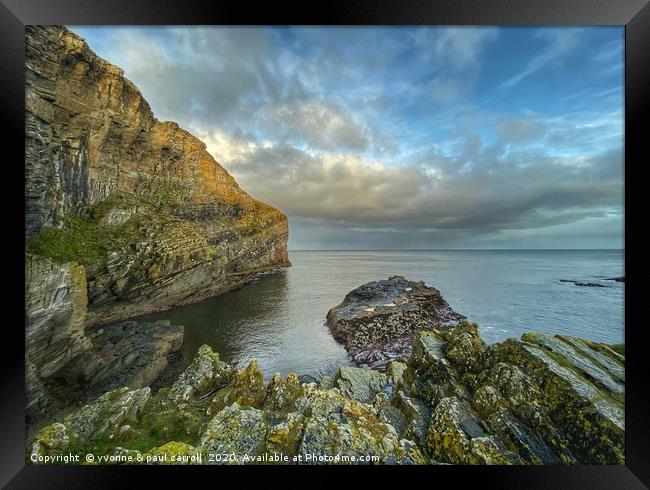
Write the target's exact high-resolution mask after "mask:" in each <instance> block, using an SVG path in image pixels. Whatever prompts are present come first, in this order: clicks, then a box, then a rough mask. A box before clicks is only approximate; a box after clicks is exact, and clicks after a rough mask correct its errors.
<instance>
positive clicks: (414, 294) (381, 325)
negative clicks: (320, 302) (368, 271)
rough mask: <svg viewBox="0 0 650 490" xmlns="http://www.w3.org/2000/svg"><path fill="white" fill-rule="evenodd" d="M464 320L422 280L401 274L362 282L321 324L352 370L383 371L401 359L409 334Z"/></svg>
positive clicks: (406, 350)
mask: <svg viewBox="0 0 650 490" xmlns="http://www.w3.org/2000/svg"><path fill="white" fill-rule="evenodd" d="M462 318H464V317H463V316H462V315H460V314H459V313H456V312H455V311H454V310H452V309H451V307H450V306H449V305H448V304H447V302H446V301H445V300H444V299H443V298H442V296H441V295H440V291H438V290H437V289H435V288H431V287H428V286H426V285H425V284H424V282H422V281H420V282H413V281H409V280H407V279H405V278H403V277H401V276H393V277H390V278H389V279H387V280H382V281H375V282H370V283H367V284H364V285H363V286H360V287H358V288H357V289H355V290H353V291H351V292H350V293H348V294H347V296H346V297H345V299H344V300H343V302H342V303H341V304H339V305H338V306H335V307H334V308H332V309H331V310H330V311H329V312H328V313H327V325H328V327H329V329H330V330H331V332H332V335H333V336H334V338H335V339H336V340H337V341H339V342H342V343H344V344H345V348H346V349H347V351H348V353H349V354H350V356H351V357H352V360H353V361H354V363H355V364H356V365H357V366H369V367H373V368H383V367H385V366H386V365H387V364H388V363H389V362H390V361H391V360H401V361H405V360H407V359H408V357H409V355H410V353H411V341H412V338H413V336H414V335H415V334H416V333H417V332H419V331H421V330H431V329H434V328H438V329H443V328H447V327H449V326H450V325H453V324H455V323H456V322H458V320H460V319H462Z"/></svg>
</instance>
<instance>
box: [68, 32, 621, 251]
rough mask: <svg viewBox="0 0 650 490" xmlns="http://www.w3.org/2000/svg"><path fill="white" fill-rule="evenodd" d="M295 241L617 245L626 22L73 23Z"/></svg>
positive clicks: (301, 244)
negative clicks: (285, 220)
mask: <svg viewBox="0 0 650 490" xmlns="http://www.w3.org/2000/svg"><path fill="white" fill-rule="evenodd" d="M73 30H74V31H75V32H77V33H78V34H80V35H81V36H83V37H84V38H85V39H86V40H87V42H88V43H89V45H90V47H91V48H92V49H94V50H96V51H97V52H98V54H100V55H101V56H103V57H105V58H106V59H108V60H109V61H111V62H113V63H116V64H118V65H119V66H121V67H123V68H124V69H125V73H126V76H127V77H129V78H130V79H131V80H132V81H134V82H135V83H136V84H137V85H138V87H139V88H140V89H141V90H142V92H143V95H144V96H145V97H146V98H147V100H149V102H150V103H151V106H152V109H153V110H154V112H155V114H156V115H157V116H158V117H159V118H161V119H170V120H175V121H178V122H179V123H180V124H181V126H182V127H184V128H186V129H189V130H190V131H192V132H193V133H194V134H196V135H197V136H198V137H199V138H200V139H201V140H203V141H204V142H205V143H206V144H207V148H208V150H209V151H210V153H211V154H212V155H213V156H214V157H215V159H216V160H217V161H219V162H220V163H221V164H222V165H224V167H225V168H226V169H227V170H228V171H229V172H230V173H231V174H232V175H233V176H234V177H235V178H236V179H237V182H238V183H239V184H240V186H241V187H242V188H243V189H244V190H245V191H247V192H249V193H250V194H251V195H254V196H255V197H257V198H259V199H261V200H263V201H265V202H268V203H270V204H271V205H273V206H274V207H276V208H278V209H280V210H281V211H283V212H284V213H285V214H287V215H288V217H289V225H290V228H291V238H290V243H289V246H290V248H294V249H301V248H465V247H470V248H474V247H494V248H520V247H521V248H529V247H532V248H574V247H575V248H610V247H622V246H623V170H624V164H623V152H622V142H623V115H622V114H623V112H622V111H623V30H622V29H620V28H583V29H573V28H571V29H567V28H554V29H548V28H544V29H534V28H518V29H515V28H446V27H445V28H366V29H360V28H291V29H287V28H277V29H260V28H249V29H248V28H247V29H241V28H90V27H78V28H73Z"/></svg>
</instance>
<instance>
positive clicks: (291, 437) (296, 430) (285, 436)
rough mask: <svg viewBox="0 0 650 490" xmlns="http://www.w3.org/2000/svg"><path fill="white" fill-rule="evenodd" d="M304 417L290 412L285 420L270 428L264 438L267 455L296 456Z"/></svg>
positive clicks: (301, 435)
mask: <svg viewBox="0 0 650 490" xmlns="http://www.w3.org/2000/svg"><path fill="white" fill-rule="evenodd" d="M304 424H305V422H304V417H303V415H302V414H301V413H297V412H292V413H289V414H288V415H287V420H286V421H284V422H281V423H279V424H277V425H274V426H273V427H271V428H270V429H269V431H268V433H267V436H266V450H267V452H268V453H271V454H272V453H280V454H284V455H287V456H289V455H296V454H297V453H298V448H299V446H300V441H301V440H302V437H303V430H304Z"/></svg>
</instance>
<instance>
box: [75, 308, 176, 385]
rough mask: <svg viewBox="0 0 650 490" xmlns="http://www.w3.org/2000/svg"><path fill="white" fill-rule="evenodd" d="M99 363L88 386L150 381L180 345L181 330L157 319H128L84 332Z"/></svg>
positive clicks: (144, 383) (133, 383) (151, 381)
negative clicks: (151, 321)
mask: <svg viewBox="0 0 650 490" xmlns="http://www.w3.org/2000/svg"><path fill="white" fill-rule="evenodd" d="M86 333H87V334H88V336H89V337H90V339H91V342H92V347H93V351H94V352H95V353H97V356H98V357H99V358H100V360H101V365H100V366H99V368H98V369H97V370H96V371H95V372H94V373H93V376H92V380H91V383H90V386H89V388H92V389H93V390H97V389H100V390H102V391H106V390H108V389H114V388H119V387H123V386H126V387H128V388H131V389H133V388H142V387H145V386H149V385H150V384H151V383H153V382H154V381H155V380H156V379H158V377H159V376H160V374H161V373H162V372H163V371H164V369H165V368H166V367H167V364H168V356H169V355H170V354H172V353H174V352H176V351H178V350H179V349H180V348H181V346H182V345H183V333H184V329H183V327H182V326H179V325H171V324H169V323H164V322H162V323H161V322H158V323H148V322H134V321H127V322H124V323H119V324H116V325H107V326H104V327H101V328H99V329H95V330H91V331H86Z"/></svg>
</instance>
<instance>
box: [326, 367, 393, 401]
mask: <svg viewBox="0 0 650 490" xmlns="http://www.w3.org/2000/svg"><path fill="white" fill-rule="evenodd" d="M334 386H335V387H337V388H338V389H339V390H340V391H341V393H342V394H343V395H345V396H347V397H349V398H352V399H353V400H358V401H360V402H365V403H370V402H372V401H373V400H374V399H375V396H376V395H377V394H378V393H391V392H392V387H391V386H389V384H388V378H387V377H386V375H385V374H383V373H380V372H378V371H374V370H372V369H368V368H355V367H347V366H342V367H341V368H339V370H338V372H337V373H336V376H335V377H334Z"/></svg>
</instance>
